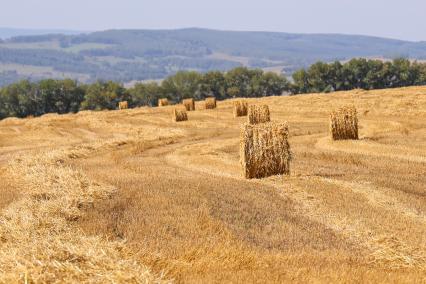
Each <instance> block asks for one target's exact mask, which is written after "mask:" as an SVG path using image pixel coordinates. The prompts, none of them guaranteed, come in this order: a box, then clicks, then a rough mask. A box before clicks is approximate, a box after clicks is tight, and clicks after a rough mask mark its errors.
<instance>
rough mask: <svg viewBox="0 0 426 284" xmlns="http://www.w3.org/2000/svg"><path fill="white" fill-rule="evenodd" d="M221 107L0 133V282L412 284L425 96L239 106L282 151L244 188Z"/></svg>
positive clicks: (419, 245) (425, 147) (235, 130)
mask: <svg viewBox="0 0 426 284" xmlns="http://www.w3.org/2000/svg"><path fill="white" fill-rule="evenodd" d="M234 101H235V100H228V101H220V102H218V103H217V110H216V111H204V110H200V111H196V112H192V113H191V114H190V115H191V117H190V120H189V121H187V122H185V123H175V122H173V121H172V120H171V119H170V115H171V111H172V108H170V109H168V108H166V109H161V108H160V109H159V108H148V107H142V108H137V109H129V110H127V111H101V112H95V111H84V112H80V113H78V114H67V115H47V116H43V117H38V118H31V119H6V120H3V121H0V198H1V199H0V210H1V211H0V283H23V282H24V280H25V277H26V278H27V280H28V281H29V283H32V282H35V283H39V282H40V283H44V282H53V279H55V280H56V281H58V282H83V283H84V282H85V283H87V282H89V283H90V282H92V283H93V282H102V281H103V282H115V283H129V282H130V283H132V282H133V283H140V282H156V281H160V280H164V281H166V282H167V281H174V282H177V283H188V282H189V283H205V282H207V283H212V282H216V283H217V282H227V283H228V282H232V283H253V282H255V283H283V282H298V283H312V282H315V283H342V282H343V283H353V282H366V283H424V279H425V275H426V189H425V184H426V124H425V122H424V121H426V87H412V88H402V89H391V90H377V91H360V90H356V91H351V92H339V93H331V94H309V95H301V96H291V97H285V96H282V97H268V98H261V99H247V100H246V101H247V102H248V104H249V105H267V106H269V111H270V114H271V115H272V116H273V120H274V122H273V123H272V124H274V123H277V124H281V123H283V122H285V121H287V122H288V127H289V129H290V132H289V136H288V143H289V144H290V145H291V154H292V160H291V173H290V175H289V176H287V175H283V176H281V175H272V176H269V177H265V178H262V179H250V180H249V179H245V178H244V177H243V176H242V175H241V165H240V148H239V146H240V131H241V124H242V121H241V120H240V119H234V115H233V107H234ZM197 103H198V102H197ZM199 104H200V106H201V107H200V109H202V105H203V102H200V103H199ZM347 105H354V106H355V107H356V110H357V117H358V136H359V137H358V138H359V140H336V141H335V140H333V139H332V138H331V137H330V132H329V124H330V117H329V115H330V112H331V111H332V110H333V109H334V108H336V109H338V108H340V107H344V106H347ZM197 107H198V105H197ZM261 125H262V124H254V125H251V126H250V127H252V128H257V127H261ZM269 140H271V139H269ZM269 140H268V141H269ZM278 145H282V144H278ZM265 149H274V148H273V147H272V148H270V147H266V148H265ZM275 150H277V149H275ZM270 153H275V152H270ZM271 159H272V157H271ZM277 164H278V163H277ZM31 281H32V282H31Z"/></svg>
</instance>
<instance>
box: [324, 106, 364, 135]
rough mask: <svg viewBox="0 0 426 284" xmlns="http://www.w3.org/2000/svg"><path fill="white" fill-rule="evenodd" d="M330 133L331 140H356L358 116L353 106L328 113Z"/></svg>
mask: <svg viewBox="0 0 426 284" xmlns="http://www.w3.org/2000/svg"><path fill="white" fill-rule="evenodd" d="M330 133H331V137H332V139H333V140H346V139H352V140H358V117H357V111H356V108H355V107H354V106H346V107H342V108H340V109H338V110H337V111H332V112H331V113H330Z"/></svg>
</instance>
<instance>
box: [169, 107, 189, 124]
mask: <svg viewBox="0 0 426 284" xmlns="http://www.w3.org/2000/svg"><path fill="white" fill-rule="evenodd" d="M172 120H173V121H175V122H179V121H186V120H188V114H187V113H186V109H176V108H175V109H174V110H173V117H172Z"/></svg>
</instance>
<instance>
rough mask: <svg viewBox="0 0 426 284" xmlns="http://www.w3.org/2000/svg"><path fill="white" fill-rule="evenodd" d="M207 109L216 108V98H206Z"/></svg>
mask: <svg viewBox="0 0 426 284" xmlns="http://www.w3.org/2000/svg"><path fill="white" fill-rule="evenodd" d="M204 103H205V106H206V109H215V108H216V98H206V100H205V101H204Z"/></svg>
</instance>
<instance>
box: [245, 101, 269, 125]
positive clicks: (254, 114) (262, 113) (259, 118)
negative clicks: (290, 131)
mask: <svg viewBox="0 0 426 284" xmlns="http://www.w3.org/2000/svg"><path fill="white" fill-rule="evenodd" d="M247 116H248V118H247V121H248V123H249V124H258V123H265V122H269V121H271V117H270V113H269V107H268V106H267V105H250V106H249V107H248V113H247Z"/></svg>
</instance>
